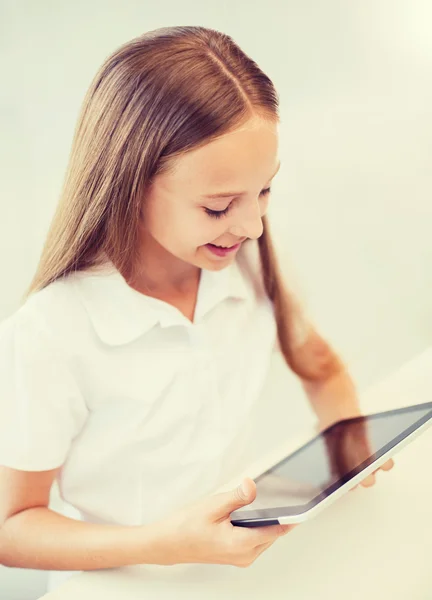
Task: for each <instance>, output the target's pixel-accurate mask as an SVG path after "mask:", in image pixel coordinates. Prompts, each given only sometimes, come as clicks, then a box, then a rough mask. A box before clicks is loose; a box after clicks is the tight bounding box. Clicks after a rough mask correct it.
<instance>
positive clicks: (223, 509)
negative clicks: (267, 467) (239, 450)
mask: <svg viewBox="0 0 432 600" xmlns="http://www.w3.org/2000/svg"><path fill="white" fill-rule="evenodd" d="M255 498H256V483H255V481H254V480H253V479H251V478H250V477H245V478H244V479H243V481H242V482H241V484H240V485H239V486H237V487H236V488H234V489H233V490H230V491H229V492H221V493H219V494H214V495H213V496H211V498H210V512H211V515H212V516H213V517H215V518H219V519H220V518H221V517H228V516H229V515H230V514H231V513H232V512H233V511H234V510H237V509H238V508H241V507H242V506H246V505H247V504H251V502H253V501H254V500H255Z"/></svg>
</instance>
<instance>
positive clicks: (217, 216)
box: [204, 188, 271, 219]
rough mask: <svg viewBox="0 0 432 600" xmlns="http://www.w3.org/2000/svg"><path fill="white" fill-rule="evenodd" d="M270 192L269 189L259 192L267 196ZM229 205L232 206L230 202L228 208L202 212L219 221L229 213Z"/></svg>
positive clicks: (207, 209) (208, 209)
mask: <svg viewBox="0 0 432 600" xmlns="http://www.w3.org/2000/svg"><path fill="white" fill-rule="evenodd" d="M270 192H271V188H266V189H265V190H263V191H262V192H261V195H262V196H267V195H268V194H269V193H270ZM231 205H232V202H231V203H230V204H228V206H227V207H226V208H225V209H224V210H211V209H210V208H204V210H205V211H206V213H207V214H208V215H209V217H212V218H214V219H220V218H221V217H224V216H225V215H226V214H227V213H228V212H229V210H230V208H231Z"/></svg>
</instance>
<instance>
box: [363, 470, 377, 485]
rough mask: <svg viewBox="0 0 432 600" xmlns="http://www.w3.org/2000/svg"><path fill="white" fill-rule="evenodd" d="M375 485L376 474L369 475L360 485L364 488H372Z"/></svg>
mask: <svg viewBox="0 0 432 600" xmlns="http://www.w3.org/2000/svg"><path fill="white" fill-rule="evenodd" d="M374 484H375V473H371V474H370V475H368V476H367V477H366V478H365V479H363V481H361V482H360V485H362V486H363V487H371V486H373V485H374Z"/></svg>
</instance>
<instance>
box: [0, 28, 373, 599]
mask: <svg viewBox="0 0 432 600" xmlns="http://www.w3.org/2000/svg"><path fill="white" fill-rule="evenodd" d="M278 123H279V116H278V97H277V93H276V91H275V89H274V86H273V84H272V82H271V81H270V79H269V78H268V77H267V76H266V75H265V74H264V73H263V72H262V71H261V70H260V69H259V67H258V66H257V64H256V63H255V62H254V61H253V60H252V59H251V58H250V57H248V56H247V55H246V54H245V53H244V52H242V51H241V49H240V48H239V47H238V46H237V45H236V44H235V43H234V41H233V40H232V39H231V38H230V37H229V36H227V35H225V34H223V33H220V32H218V31H214V30H211V29H205V28H203V27H186V26H184V27H171V28H162V29H157V30H155V31H151V32H147V33H145V34H144V35H142V36H140V37H138V38H136V39H133V40H131V41H130V42H128V43H126V44H124V45H123V46H122V47H121V48H119V49H118V50H116V51H115V52H114V53H113V54H112V55H111V56H109V57H108V58H107V59H106V61H105V62H104V64H103V65H102V67H101V68H100V70H99V71H98V72H97V74H96V76H95V78H94V80H93V81H92V83H91V85H90V88H89V90H88V92H87V95H86V97H85V99H84V103H83V107H82V110H81V114H80V116H79V120H78V124H77V127H76V131H75V136H74V140H73V144H72V150H71V155H70V162H69V165H68V170H67V173H66V177H65V182H64V187H63V190H62V194H61V198H60V202H59V205H58V207H57V210H56V213H55V215H54V218H53V221H52V224H51V227H50V230H49V232H48V236H47V239H46V243H45V245H44V248H43V252H42V256H41V258H40V262H39V265H38V268H37V272H36V274H35V276H34V279H33V281H32V283H31V286H30V288H29V290H28V294H27V295H26V297H25V298H24V302H23V304H22V306H21V307H20V308H19V309H18V310H17V311H16V312H15V313H14V314H13V315H11V316H10V317H9V318H7V319H5V320H4V321H3V322H2V324H1V326H0V369H1V376H0V464H1V467H0V562H1V563H2V564H4V565H7V566H14V567H25V568H31V569H48V570H52V571H53V573H52V579H51V583H50V586H49V588H50V589H52V588H53V587H55V584H56V582H57V583H58V582H59V581H60V578H59V577H57V579H56V578H55V576H56V575H57V576H59V575H60V573H59V572H62V571H63V572H64V573H63V578H64V576H65V575H66V576H69V575H70V574H71V573H73V572H76V571H80V570H91V569H104V568H112V567H118V566H123V565H130V564H138V563H147V564H151V563H153V564H160V565H173V564H178V563H196V562H207V563H220V564H231V565H237V566H246V565H249V564H251V562H253V561H254V560H255V559H256V558H257V556H259V554H261V552H263V551H264V550H265V549H266V548H268V547H269V546H270V545H271V544H272V543H273V542H274V541H275V540H276V539H277V538H278V537H279V536H280V535H281V534H283V533H285V532H286V531H289V530H290V529H291V528H292V526H280V525H274V526H268V527H262V528H256V529H251V530H248V529H245V528H237V527H233V526H232V525H231V523H230V520H229V515H230V513H231V512H232V511H234V510H236V509H238V508H240V507H242V506H245V505H247V504H249V503H251V502H252V501H253V499H254V497H255V494H256V488H255V483H254V481H253V480H251V479H249V478H246V479H245V480H244V482H243V483H244V487H245V490H244V491H242V488H241V486H239V487H238V488H236V489H235V490H233V491H232V492H229V493H219V494H214V493H213V494H212V492H214V490H215V489H216V488H217V487H218V486H219V485H220V484H221V483H223V482H224V480H225V478H226V471H225V466H226V465H227V464H228V463H229V462H230V458H231V457H232V456H233V453H234V452H235V451H238V449H239V447H240V446H239V444H240V441H241V431H242V428H243V424H244V423H245V422H246V421H247V419H248V415H249V414H250V411H251V409H252V407H253V405H254V403H255V402H256V401H257V399H258V398H259V395H260V391H261V389H262V387H263V383H264V381H265V378H266V375H267V372H268V367H269V362H270V357H271V354H272V352H273V350H274V349H275V348H279V349H280V350H281V352H282V353H283V356H284V358H285V360H286V364H287V365H288V367H289V368H290V369H292V371H293V372H294V373H295V374H296V375H298V377H299V378H300V379H301V382H302V383H303V385H304V388H305V390H306V392H307V397H308V399H309V400H310V402H311V404H312V407H313V409H314V411H315V413H316V415H317V419H318V423H319V424H320V425H321V426H323V427H324V426H325V425H327V424H329V423H330V422H332V421H333V420H336V419H337V418H341V417H344V416H354V415H356V414H359V407H358V402H357V397H356V394H355V390H354V386H353V384H352V381H351V379H350V377H349V375H348V374H347V372H346V370H345V368H344V366H343V364H342V361H341V360H340V359H339V357H338V356H337V355H336V354H335V353H334V351H333V350H332V349H331V348H330V346H329V345H328V343H326V341H325V340H323V339H322V338H321V336H320V335H319V334H318V333H317V331H316V330H315V329H314V327H313V326H312V324H311V323H310V322H309V321H308V320H307V318H306V317H305V315H304V313H303V311H302V308H301V306H300V304H299V302H298V301H297V300H296V299H295V297H294V296H293V295H292V294H291V293H290V292H289V289H290V286H289V283H290V282H284V281H283V279H282V276H281V272H280V269H279V267H278V262H277V258H276V255H275V251H274V248H273V245H272V239H271V235H270V231H269V223H268V220H267V217H266V212H267V210H268V206H269V202H270V193H271V183H272V180H273V177H274V176H275V174H276V172H277V171H278V169H279V167H280V158H279V155H278ZM55 480H56V481H57V482H58V485H59V490H60V494H61V497H62V499H63V500H64V509H63V512H62V513H59V512H56V511H53V510H51V509H50V508H48V505H49V497H50V490H51V487H52V484H53V482H54V481H55ZM365 483H366V484H367V485H369V484H370V483H373V479H372V480H371V479H369V482H368V483H367V482H365ZM56 572H57V573H56Z"/></svg>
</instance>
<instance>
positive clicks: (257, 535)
mask: <svg viewBox="0 0 432 600" xmlns="http://www.w3.org/2000/svg"><path fill="white" fill-rule="evenodd" d="M294 527H295V525H265V526H263V527H235V529H240V530H241V531H239V532H238V533H237V535H238V536H239V538H240V541H241V542H242V541H244V542H245V543H246V544H250V545H251V546H253V547H257V546H260V545H262V544H268V543H270V544H272V543H273V542H274V541H275V540H277V538H278V537H280V536H281V535H285V533H288V531H291V529H293V528H294Z"/></svg>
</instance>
